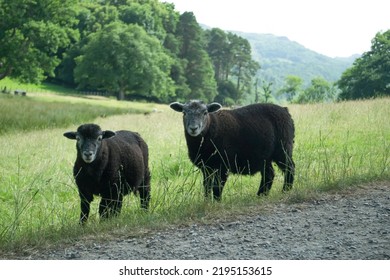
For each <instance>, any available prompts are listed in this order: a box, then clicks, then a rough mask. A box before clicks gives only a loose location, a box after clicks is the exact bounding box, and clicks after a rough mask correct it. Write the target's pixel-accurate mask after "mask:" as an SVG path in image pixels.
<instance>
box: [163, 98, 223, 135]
mask: <svg viewBox="0 0 390 280" xmlns="http://www.w3.org/2000/svg"><path fill="white" fill-rule="evenodd" d="M170 107H171V108H172V109H173V110H175V111H177V112H182V113H183V122H184V129H185V130H186V131H187V133H188V134H189V135H190V136H192V137H196V136H199V135H200V134H201V133H202V132H203V130H204V129H205V128H206V126H207V123H208V117H209V116H208V114H209V113H213V112H216V111H218V110H219V109H221V108H222V106H221V105H220V104H219V103H211V104H204V103H203V102H202V101H198V100H193V101H190V102H188V103H185V104H182V103H179V102H174V103H171V105H170Z"/></svg>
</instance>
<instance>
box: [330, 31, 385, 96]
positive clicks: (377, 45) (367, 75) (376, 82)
mask: <svg viewBox="0 0 390 280" xmlns="http://www.w3.org/2000/svg"><path fill="white" fill-rule="evenodd" d="M337 86H338V87H339V88H340V90H341V93H340V95H339V98H340V99H360V98H371V97H377V96H381V95H390V30H388V31H386V32H383V33H377V34H376V36H375V38H374V39H373V40H372V42H371V50H370V51H368V52H366V53H364V54H363V55H362V57H360V58H358V59H356V60H355V62H354V63H353V65H352V67H351V68H348V69H347V70H346V71H345V72H344V73H343V74H342V76H341V78H340V80H339V81H338V82H337Z"/></svg>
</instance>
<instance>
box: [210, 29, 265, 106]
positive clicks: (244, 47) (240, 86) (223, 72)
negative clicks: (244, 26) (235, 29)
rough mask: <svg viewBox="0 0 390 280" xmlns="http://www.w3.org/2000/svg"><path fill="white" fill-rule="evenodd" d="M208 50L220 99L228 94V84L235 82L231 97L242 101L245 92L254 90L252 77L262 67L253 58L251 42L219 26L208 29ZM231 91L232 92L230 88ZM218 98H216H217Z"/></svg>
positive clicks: (248, 92)
mask: <svg viewBox="0 0 390 280" xmlns="http://www.w3.org/2000/svg"><path fill="white" fill-rule="evenodd" d="M206 38H207V41H208V43H207V52H208V54H209V56H210V58H211V60H212V63H213V65H214V70H215V79H216V81H217V83H218V89H221V90H222V92H221V91H219V90H218V94H219V95H222V96H220V97H218V98H217V99H218V100H221V99H222V100H223V99H224V98H225V97H227V96H226V90H225V89H226V85H228V84H229V81H230V82H235V84H236V86H235V87H236V90H235V93H234V95H235V96H233V95H230V96H229V97H230V98H232V99H234V100H236V101H237V102H240V101H241V99H242V96H243V94H244V93H247V94H250V93H251V91H252V86H251V85H252V78H253V77H255V75H256V73H257V71H258V70H259V68H260V65H259V63H258V62H256V61H254V60H252V53H251V52H252V50H251V46H250V44H249V42H248V41H247V40H246V39H244V38H242V37H240V36H238V35H236V34H234V33H232V32H228V33H225V32H224V31H223V30H221V29H219V28H213V29H211V30H209V31H206ZM230 92H232V91H231V90H230ZM217 99H216V100H217Z"/></svg>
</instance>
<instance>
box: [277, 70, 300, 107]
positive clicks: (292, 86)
mask: <svg viewBox="0 0 390 280" xmlns="http://www.w3.org/2000/svg"><path fill="white" fill-rule="evenodd" d="M284 80H285V82H284V83H285V84H284V86H283V87H282V88H281V89H280V91H279V94H278V95H279V96H285V97H286V99H287V101H289V102H291V101H292V100H293V99H294V97H295V96H298V95H299V94H300V92H301V90H302V89H301V87H302V84H303V80H302V78H301V77H299V76H295V75H288V76H286V78H285V79H284Z"/></svg>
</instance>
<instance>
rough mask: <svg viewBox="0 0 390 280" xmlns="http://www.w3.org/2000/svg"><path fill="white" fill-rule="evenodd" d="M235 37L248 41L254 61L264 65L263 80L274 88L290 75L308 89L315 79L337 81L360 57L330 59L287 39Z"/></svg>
mask: <svg viewBox="0 0 390 280" xmlns="http://www.w3.org/2000/svg"><path fill="white" fill-rule="evenodd" d="M230 32H232V33H235V34H237V35H239V36H241V37H243V38H245V39H247V40H248V41H249V43H250V44H251V47H252V56H253V59H254V60H256V61H258V62H259V63H260V65H261V70H260V79H264V80H266V81H269V82H273V84H274V88H280V87H281V86H282V85H283V84H284V78H285V77H286V76H287V75H296V76H299V77H301V78H302V79H303V80H304V81H305V85H308V84H309V83H310V81H311V79H312V78H314V77H323V78H324V79H326V80H327V81H329V82H334V81H337V80H338V79H339V78H340V77H341V74H342V73H343V72H344V71H345V70H346V69H347V68H348V67H350V66H351V65H352V63H353V62H354V60H355V59H356V58H357V57H359V55H354V56H351V57H347V58H345V57H344V58H331V57H328V56H325V55H322V54H319V53H316V52H314V51H312V50H309V49H307V48H305V47H304V46H302V45H300V44H299V43H297V42H294V41H291V40H289V39H288V38H287V37H279V36H275V35H272V34H255V33H244V32H236V31H230Z"/></svg>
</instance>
